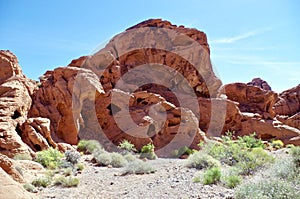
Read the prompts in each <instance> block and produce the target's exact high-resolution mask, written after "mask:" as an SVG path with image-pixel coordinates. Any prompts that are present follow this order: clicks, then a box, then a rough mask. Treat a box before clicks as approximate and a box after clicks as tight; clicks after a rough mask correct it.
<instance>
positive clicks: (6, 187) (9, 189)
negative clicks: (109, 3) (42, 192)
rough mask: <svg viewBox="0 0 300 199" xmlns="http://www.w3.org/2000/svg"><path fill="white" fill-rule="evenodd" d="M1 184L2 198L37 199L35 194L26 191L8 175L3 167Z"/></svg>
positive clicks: (0, 169) (0, 194) (0, 172)
mask: <svg viewBox="0 0 300 199" xmlns="http://www.w3.org/2000/svg"><path fill="white" fill-rule="evenodd" d="M0 182H1V188H0V198H5V199H16V198H22V199H34V198H37V197H36V196H35V195H34V194H31V193H29V192H28V191H26V190H25V189H24V188H23V186H22V185H21V184H19V183H17V182H16V181H14V180H13V179H11V177H10V176H9V175H8V174H7V173H5V172H4V171H3V169H2V168H1V167H0Z"/></svg>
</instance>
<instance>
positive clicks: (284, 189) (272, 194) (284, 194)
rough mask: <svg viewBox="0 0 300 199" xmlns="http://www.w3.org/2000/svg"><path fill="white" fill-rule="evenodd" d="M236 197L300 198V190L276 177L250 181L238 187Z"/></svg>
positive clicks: (242, 198) (250, 198)
mask: <svg viewBox="0 0 300 199" xmlns="http://www.w3.org/2000/svg"><path fill="white" fill-rule="evenodd" d="M234 196H235V199H261V198H263V199H271V198H272V199H283V198H287V199H289V198H290V199H300V192H299V190H297V189H296V188H295V187H294V186H293V185H292V184H291V183H289V182H287V181H283V180H278V179H276V178H270V179H260V180H258V181H257V180H256V181H250V182H247V183H244V184H242V185H240V186H239V187H237V189H236V191H235V194H234Z"/></svg>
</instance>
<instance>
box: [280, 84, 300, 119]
mask: <svg viewBox="0 0 300 199" xmlns="http://www.w3.org/2000/svg"><path fill="white" fill-rule="evenodd" d="M274 108H275V112H276V114H277V115H287V116H293V115H295V114H297V113H299V112H300V84H299V85H298V86H296V87H294V88H291V89H288V90H286V91H284V92H282V93H280V94H279V99H278V100H277V101H276V104H275V105H274Z"/></svg>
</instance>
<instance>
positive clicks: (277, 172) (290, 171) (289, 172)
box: [266, 157, 298, 181]
mask: <svg viewBox="0 0 300 199" xmlns="http://www.w3.org/2000/svg"><path fill="white" fill-rule="evenodd" d="M266 173H267V175H268V177H270V178H274V177H276V178H278V179H287V180H289V181H290V180H293V179H294V178H295V177H296V176H297V173H298V172H297V168H296V166H295V164H294V162H293V158H292V157H285V158H282V159H281V158H280V159H277V160H276V161H275V163H274V164H272V165H271V166H270V167H269V169H268V170H267V171H266Z"/></svg>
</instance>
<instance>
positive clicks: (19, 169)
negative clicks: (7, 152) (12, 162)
mask: <svg viewBox="0 0 300 199" xmlns="http://www.w3.org/2000/svg"><path fill="white" fill-rule="evenodd" d="M15 169H16V170H17V171H18V172H19V174H20V175H21V176H23V169H22V167H19V166H15Z"/></svg>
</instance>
